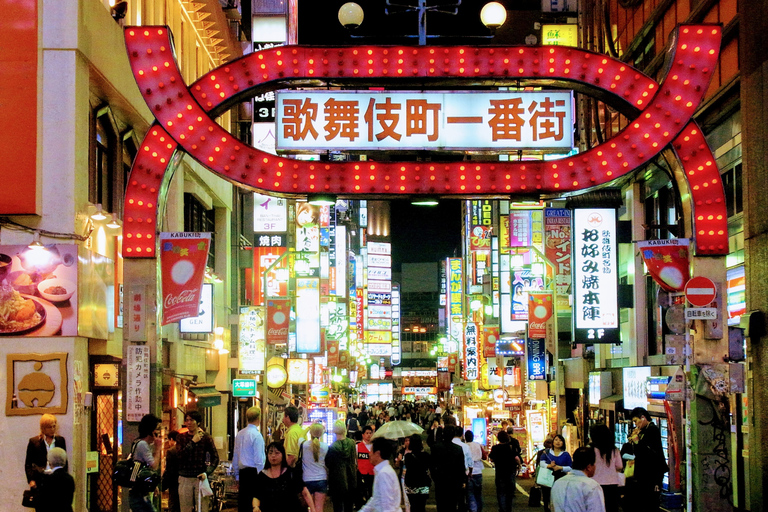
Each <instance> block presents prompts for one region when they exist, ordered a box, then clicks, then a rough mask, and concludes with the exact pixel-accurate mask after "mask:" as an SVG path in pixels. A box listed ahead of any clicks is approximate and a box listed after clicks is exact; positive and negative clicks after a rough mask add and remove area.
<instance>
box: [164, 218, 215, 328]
mask: <svg viewBox="0 0 768 512" xmlns="http://www.w3.org/2000/svg"><path fill="white" fill-rule="evenodd" d="M210 242H211V234H210V233H160V268H161V271H162V283H163V325H166V324H170V323H173V322H178V321H179V320H181V319H182V318H190V317H196V316H198V313H199V304H200V290H201V289H202V286H203V277H204V275H205V264H206V262H207V261H208V246H209V245H210Z"/></svg>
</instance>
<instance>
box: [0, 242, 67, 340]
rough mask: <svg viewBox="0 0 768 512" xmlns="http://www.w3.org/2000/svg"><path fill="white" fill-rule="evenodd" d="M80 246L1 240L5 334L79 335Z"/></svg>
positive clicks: (0, 324)
mask: <svg viewBox="0 0 768 512" xmlns="http://www.w3.org/2000/svg"><path fill="white" fill-rule="evenodd" d="M77 249H78V247H77V245H74V244H71V245H67V244H52V245H46V246H43V247H35V248H32V247H29V246H26V245H0V336H76V335H77V306H78V302H77V301H78V297H77V291H78V290H77V261H78V258H77Z"/></svg>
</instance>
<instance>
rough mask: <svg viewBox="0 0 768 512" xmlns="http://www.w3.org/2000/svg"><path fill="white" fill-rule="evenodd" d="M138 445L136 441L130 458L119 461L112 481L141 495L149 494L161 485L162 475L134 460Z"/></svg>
mask: <svg viewBox="0 0 768 512" xmlns="http://www.w3.org/2000/svg"><path fill="white" fill-rule="evenodd" d="M137 444H138V442H136V441H134V443H133V445H131V453H129V454H128V457H126V458H125V459H123V460H119V461H117V463H116V464H115V471H114V472H113V473H112V481H114V482H115V483H116V484H117V485H119V486H121V487H130V488H131V489H134V490H137V491H139V492H140V493H141V494H148V493H150V492H152V491H154V490H155V488H156V487H157V485H158V484H159V483H160V473H159V472H158V471H155V470H154V469H152V468H151V467H149V466H148V465H147V464H145V463H143V462H141V461H138V460H133V453H134V451H136V445H137Z"/></svg>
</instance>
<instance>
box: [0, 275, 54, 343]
mask: <svg viewBox="0 0 768 512" xmlns="http://www.w3.org/2000/svg"><path fill="white" fill-rule="evenodd" d="M45 318H46V311H45V307H44V306H43V305H42V304H41V303H40V302H38V301H37V300H35V299H33V298H32V297H29V296H27V295H23V294H21V293H19V292H18V291H17V290H14V289H13V288H12V287H11V286H8V285H3V286H0V335H5V336H8V335H15V334H16V335H18V334H25V333H27V332H30V331H33V330H35V329H36V328H38V327H39V326H41V325H42V324H43V322H45Z"/></svg>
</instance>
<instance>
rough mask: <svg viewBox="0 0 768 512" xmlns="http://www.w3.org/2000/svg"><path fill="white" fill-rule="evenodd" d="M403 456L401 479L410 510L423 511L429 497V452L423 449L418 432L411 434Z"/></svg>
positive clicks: (413, 511)
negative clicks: (407, 450) (406, 450)
mask: <svg viewBox="0 0 768 512" xmlns="http://www.w3.org/2000/svg"><path fill="white" fill-rule="evenodd" d="M409 439H410V441H409V445H408V449H409V450H410V451H409V452H408V453H406V454H405V457H404V458H403V480H404V481H405V493H406V494H407V495H408V502H409V503H410V504H411V512H424V510H425V508H426V506H427V498H428V497H429V485H430V483H431V479H430V477H429V464H430V459H429V454H428V453H426V452H425V451H424V444H423V443H422V440H421V435H420V434H413V435H412V436H411V437H410V438H409Z"/></svg>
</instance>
